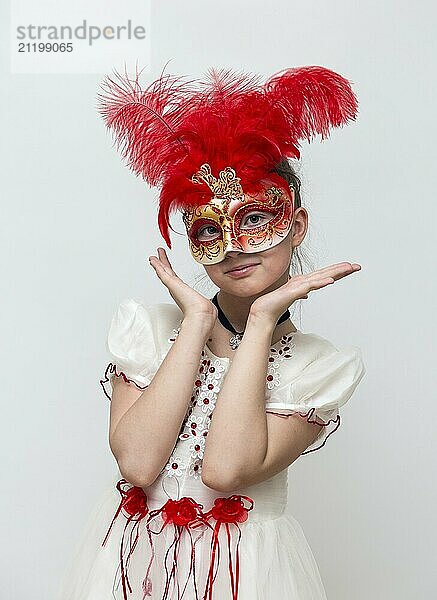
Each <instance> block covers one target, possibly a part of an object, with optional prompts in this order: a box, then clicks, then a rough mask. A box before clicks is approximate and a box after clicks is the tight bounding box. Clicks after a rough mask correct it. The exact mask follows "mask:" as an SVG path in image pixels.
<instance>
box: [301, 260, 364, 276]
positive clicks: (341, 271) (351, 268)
mask: <svg viewBox="0 0 437 600" xmlns="http://www.w3.org/2000/svg"><path fill="white" fill-rule="evenodd" d="M360 269H361V265H359V264H358V263H349V262H341V263H336V264H334V265H328V266H327V267H324V268H323V269H318V270H317V271H313V272H312V273H309V276H316V277H318V276H333V274H334V273H335V274H336V275H341V276H345V275H349V274H350V273H353V272H355V271H359V270H360Z"/></svg>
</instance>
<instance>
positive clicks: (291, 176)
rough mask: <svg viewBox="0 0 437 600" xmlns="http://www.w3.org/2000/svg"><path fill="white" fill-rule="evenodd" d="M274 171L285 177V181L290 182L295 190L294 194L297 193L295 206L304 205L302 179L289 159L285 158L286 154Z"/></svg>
mask: <svg viewBox="0 0 437 600" xmlns="http://www.w3.org/2000/svg"><path fill="white" fill-rule="evenodd" d="M273 173H277V174H278V175H279V176H280V177H282V178H283V179H285V181H286V182H287V183H288V185H289V186H290V188H292V189H293V190H294V195H295V199H296V203H295V206H294V208H295V209H296V208H299V207H300V206H302V200H301V197H300V185H301V182H300V179H299V177H298V176H297V175H296V172H295V170H294V168H293V167H292V166H291V164H290V162H289V161H288V159H287V158H285V156H284V158H283V159H282V160H281V162H280V163H278V164H277V165H276V167H275V168H274V169H273Z"/></svg>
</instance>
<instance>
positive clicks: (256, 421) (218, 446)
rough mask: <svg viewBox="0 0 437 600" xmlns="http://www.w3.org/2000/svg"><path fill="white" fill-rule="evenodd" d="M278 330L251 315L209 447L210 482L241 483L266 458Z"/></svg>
mask: <svg viewBox="0 0 437 600" xmlns="http://www.w3.org/2000/svg"><path fill="white" fill-rule="evenodd" d="M273 331H274V324H272V323H270V321H267V320H265V319H262V318H257V317H255V316H253V315H249V318H248V321H247V324H246V329H245V332H244V335H243V339H242V340H241V342H240V345H239V347H238V348H237V350H236V352H235V355H234V358H233V359H232V363H231V366H230V367H229V371H228V372H227V374H226V377H225V379H224V381H223V384H222V387H221V389H220V392H219V394H218V397H217V401H216V405H215V408H214V412H213V416H212V419H211V424H210V427H209V431H208V436H207V440H206V445H205V452H204V458H203V467H202V472H203V473H205V481H208V480H209V481H224V482H225V483H226V481H225V480H227V481H229V482H230V483H232V482H238V479H239V476H240V473H245V474H247V473H250V472H252V470H255V469H256V468H257V467H258V466H259V465H260V464H262V462H263V460H264V458H265V456H266V454H267V441H268V438H267V433H268V432H267V418H266V411H265V385H266V376H267V366H268V358H269V353H270V345H271V339H272V334H273Z"/></svg>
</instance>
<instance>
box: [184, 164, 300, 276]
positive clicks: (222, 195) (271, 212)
mask: <svg viewBox="0 0 437 600" xmlns="http://www.w3.org/2000/svg"><path fill="white" fill-rule="evenodd" d="M191 180H192V181H193V183H202V182H204V183H206V184H207V186H208V187H209V189H210V190H211V191H212V192H213V194H214V197H213V198H212V199H211V200H210V202H209V203H208V204H202V205H201V206H197V207H194V208H188V209H185V210H184V211H183V215H182V219H183V222H184V225H185V227H186V230H187V235H188V241H189V246H190V252H191V254H192V256H193V258H194V259H195V260H196V261H197V262H199V263H201V264H204V265H213V264H215V263H218V262H221V261H222V260H223V259H224V258H225V257H226V254H227V252H230V251H233V250H234V251H235V250H236V251H238V252H245V253H252V252H262V251H263V250H267V249H268V248H272V247H273V246H276V245H277V244H279V243H280V242H282V240H283V239H284V238H285V237H286V236H287V234H288V233H289V231H290V228H291V222H292V216H293V210H294V190H292V189H290V188H288V186H285V185H284V188H279V187H277V186H274V185H271V186H270V187H267V185H266V188H265V189H264V190H263V191H262V192H260V193H258V194H255V195H253V196H251V195H249V194H245V193H244V191H243V189H242V187H241V184H240V178H239V177H237V176H236V173H235V171H234V169H232V168H231V167H226V168H225V169H224V170H223V171H220V173H219V177H218V179H217V178H215V177H214V176H213V175H212V173H211V167H210V166H209V165H208V164H207V163H205V164H203V165H202V166H201V167H200V169H199V170H198V171H197V173H195V174H194V175H193V176H192V178H191ZM248 217H249V218H253V217H256V218H260V219H261V220H260V222H257V223H255V224H254V223H253V222H252V223H250V222H248ZM212 229H214V230H215V231H211V230H212Z"/></svg>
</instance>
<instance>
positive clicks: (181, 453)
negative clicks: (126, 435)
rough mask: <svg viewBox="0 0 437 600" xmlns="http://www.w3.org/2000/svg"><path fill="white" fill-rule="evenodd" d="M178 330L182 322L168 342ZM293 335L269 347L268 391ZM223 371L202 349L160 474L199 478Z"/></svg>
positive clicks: (275, 383)
mask: <svg viewBox="0 0 437 600" xmlns="http://www.w3.org/2000/svg"><path fill="white" fill-rule="evenodd" d="M181 323H182V322H181ZM180 330H181V325H179V327H178V328H175V329H173V331H172V335H171V336H170V337H169V338H168V342H169V343H170V344H172V343H173V342H174V341H175V340H176V338H177V336H178V334H179V332H180ZM293 335H294V334H293V333H291V334H285V335H283V336H282V338H281V339H280V340H279V341H278V342H277V343H276V344H274V345H273V346H271V347H270V353H269V358H268V369H267V375H266V388H267V389H269V390H270V389H273V388H274V387H276V386H278V385H279V384H280V370H279V365H280V364H281V363H282V362H283V361H284V360H289V359H291V358H293V356H294V352H293V350H294V348H295V343H294V341H293ZM225 370H226V367H225V365H224V364H223V362H222V361H221V360H220V359H219V358H215V359H214V358H210V357H209V356H208V355H207V354H206V352H205V349H203V350H202V352H201V357H200V362H199V369H198V372H197V379H196V381H195V382H194V387H193V393H192V396H191V399H190V404H189V406H188V411H187V414H186V416H185V419H184V422H183V424H182V427H181V430H180V432H179V436H178V441H177V442H176V445H175V447H174V448H173V452H172V455H171V456H170V458H169V460H168V462H167V464H166V465H165V466H164V467H163V469H162V470H161V476H162V477H173V478H176V479H180V478H182V477H185V476H188V477H194V478H195V479H199V478H200V476H201V473H202V462H203V455H204V450H205V444H206V437H207V435H208V430H209V425H210V422H211V417H212V412H213V410H214V408H215V404H216V400H217V396H218V393H219V391H220V387H221V380H222V378H223V373H224V371H225ZM179 441H180V442H183V444H180V443H179Z"/></svg>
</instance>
